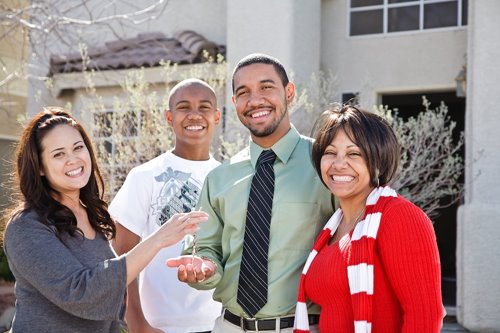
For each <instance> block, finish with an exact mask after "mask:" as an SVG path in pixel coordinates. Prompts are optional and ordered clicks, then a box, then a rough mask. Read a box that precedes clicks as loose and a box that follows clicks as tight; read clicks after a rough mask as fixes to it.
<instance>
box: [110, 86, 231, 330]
mask: <svg viewBox="0 0 500 333" xmlns="http://www.w3.org/2000/svg"><path fill="white" fill-rule="evenodd" d="M166 118H167V121H168V123H169V124H170V126H172V128H173V131H174V134H175V147H174V149H173V150H171V151H168V152H166V153H164V154H162V155H160V156H158V157H156V158H154V159H152V160H151V161H149V162H147V163H144V164H142V165H140V166H138V167H135V168H134V169H132V170H131V171H130V173H129V174H128V176H127V179H126V180H125V183H124V184H123V186H122V188H121V189H120V190H119V191H118V193H117V194H116V196H115V198H114V199H113V201H112V202H111V205H110V206H109V211H110V213H111V215H112V216H113V217H114V218H115V219H116V220H117V230H116V231H117V232H116V238H115V239H114V241H113V247H114V248H115V250H116V252H117V253H118V254H122V253H125V252H128V251H129V250H130V249H132V248H133V247H134V246H135V245H137V244H138V243H139V241H140V240H141V239H143V238H146V237H148V236H149V235H150V234H151V233H152V232H154V231H155V230H156V229H158V228H159V226H161V225H162V224H163V223H164V222H166V221H167V220H168V219H169V218H170V217H171V216H172V215H173V214H175V213H177V212H189V211H191V210H193V209H194V208H195V207H196V204H197V203H198V198H199V195H200V192H201V188H202V185H203V182H204V180H205V176H206V175H207V173H208V172H209V171H211V170H212V169H213V168H215V167H216V166H218V165H219V164H220V163H219V162H218V161H216V160H215V159H214V158H213V157H211V156H210V154H209V149H210V142H211V140H212V137H213V134H214V129H215V126H216V125H217V124H218V123H219V119H220V111H219V110H218V108H217V99H216V96H215V92H214V90H213V89H212V88H211V87H210V86H209V85H208V84H207V83H205V82H203V81H201V80H197V79H188V80H184V81H182V82H180V83H179V84H177V85H176V86H175V87H174V88H173V89H172V91H171V92H170V96H169V109H168V110H167V111H166ZM181 250H182V242H180V243H178V244H177V245H175V246H172V247H170V248H167V249H163V250H161V251H160V252H159V253H158V255H157V256H156V257H155V258H154V259H153V260H152V261H151V263H150V264H149V265H148V266H147V267H146V269H145V270H144V271H143V272H142V273H141V275H140V277H139V281H137V280H136V281H135V282H133V283H131V284H130V285H129V287H128V309H127V313H126V321H127V325H128V328H129V332H130V333H149V332H156V333H158V332H168V333H188V332H208V331H211V330H212V327H213V325H214V322H215V319H216V318H217V317H218V316H219V315H220V313H221V305H220V303H218V302H215V301H213V300H212V293H213V292H212V291H198V290H195V289H193V288H191V287H189V286H188V285H186V284H185V283H182V282H179V280H178V279H177V271H176V270H173V269H169V268H168V267H166V266H165V261H166V260H167V259H168V258H171V257H175V256H178V255H179V253H180V252H181Z"/></svg>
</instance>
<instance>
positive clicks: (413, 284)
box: [305, 197, 443, 333]
mask: <svg viewBox="0 0 500 333" xmlns="http://www.w3.org/2000/svg"><path fill="white" fill-rule="evenodd" d="M351 235H352V232H351V233H349V234H347V235H345V236H344V237H343V238H342V239H341V240H340V241H339V242H337V243H334V244H331V245H329V246H325V247H324V248H323V249H322V250H321V251H320V252H319V253H318V255H317V256H316V258H315V260H314V261H313V262H312V264H311V267H310V268H309V272H308V273H307V276H306V280H305V291H306V294H307V297H308V298H309V299H310V300H311V301H313V302H314V303H317V304H319V305H320V306H321V308H322V311H321V317H320V324H319V328H320V332H322V333H328V332H332V333H333V332H341V333H353V332H354V326H353V310H352V304H351V297H352V296H351V294H350V292H349V284H348V278H347V258H348V256H349V255H350V251H351V242H350V241H351ZM442 318H443V307H442V302H441V278H440V262H439V254H438V249H437V245H436V237H435V234H434V229H433V227H432V224H431V223H430V221H429V219H428V218H427V216H426V215H425V214H424V213H423V212H422V211H421V210H420V209H419V208H417V207H416V206H415V205H413V204H412V203H410V202H408V201H407V200H405V199H403V198H401V197H398V198H397V199H394V200H392V201H391V202H390V204H389V205H388V207H387V208H386V209H385V210H384V212H383V215H382V220H381V224H380V229H379V231H378V235H377V240H376V251H375V258H374V296H373V322H372V333H393V332H394V333H395V332H404V333H410V332H411V333H438V332H439V330H440V327H441V323H442Z"/></svg>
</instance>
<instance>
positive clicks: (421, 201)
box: [377, 96, 464, 218]
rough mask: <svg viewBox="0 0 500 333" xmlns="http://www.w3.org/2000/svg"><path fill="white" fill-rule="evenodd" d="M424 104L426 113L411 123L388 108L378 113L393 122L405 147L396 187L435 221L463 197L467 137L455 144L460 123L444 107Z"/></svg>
mask: <svg viewBox="0 0 500 333" xmlns="http://www.w3.org/2000/svg"><path fill="white" fill-rule="evenodd" d="M422 104H423V110H422V112H420V113H419V114H418V116H417V117H416V118H414V117H411V118H409V119H408V120H404V119H403V118H402V117H400V116H399V115H398V114H397V112H393V111H391V110H389V109H388V108H387V107H383V106H379V107H378V109H377V112H378V113H379V114H380V115H381V116H382V117H384V118H385V119H386V120H388V121H389V123H390V124H391V125H392V127H393V128H394V130H395V132H396V134H397V136H398V137H399V142H400V143H401V164H400V166H399V172H398V176H397V177H396V179H395V180H394V181H393V183H392V186H393V187H394V188H395V189H396V190H398V191H399V192H400V193H401V194H402V195H403V196H405V197H406V198H407V199H409V200H410V201H412V202H413V203H415V204H416V205H417V206H419V207H420V208H422V210H423V211H424V212H425V213H426V214H427V215H428V216H429V217H430V218H433V217H436V216H437V215H438V211H439V209H440V208H445V207H448V206H450V205H452V204H453V203H455V202H456V201H457V200H458V199H459V198H460V197H461V195H462V191H463V184H461V183H460V182H459V178H460V176H461V175H462V173H463V170H464V161H463V159H462V157H461V156H460V149H461V148H462V146H463V144H464V134H463V132H461V133H459V135H458V140H454V130H455V126H456V123H455V122H454V121H451V120H450V117H449V116H448V108H447V107H446V105H445V104H444V103H441V104H440V105H439V106H438V107H436V108H431V105H430V103H429V102H428V101H427V99H426V98H425V96H423V97H422Z"/></svg>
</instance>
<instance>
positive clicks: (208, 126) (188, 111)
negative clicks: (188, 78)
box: [166, 82, 220, 155]
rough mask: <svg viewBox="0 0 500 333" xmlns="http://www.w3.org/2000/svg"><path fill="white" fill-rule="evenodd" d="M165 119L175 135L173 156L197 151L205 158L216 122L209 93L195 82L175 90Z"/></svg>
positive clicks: (214, 103)
mask: <svg viewBox="0 0 500 333" xmlns="http://www.w3.org/2000/svg"><path fill="white" fill-rule="evenodd" d="M166 117H167V121H168V123H169V124H170V126H172V128H173V130H174V133H175V152H176V154H179V153H180V154H181V155H182V152H186V153H187V152H188V151H189V150H191V149H193V148H196V149H200V148H201V149H204V150H206V154H207V155H208V150H209V148H210V142H211V140H212V137H213V132H214V129H215V126H216V125H217V124H218V123H219V119H220V112H219V110H218V109H217V100H216V97H215V94H214V92H213V91H212V90H210V89H209V88H208V87H206V86H204V85H202V84H200V83H198V82H191V83H188V84H186V85H184V86H182V87H179V88H178V89H177V90H176V91H175V92H174V93H173V94H172V95H171V96H170V100H169V110H167V112H166Z"/></svg>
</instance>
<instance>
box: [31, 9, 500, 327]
mask: <svg viewBox="0 0 500 333" xmlns="http://www.w3.org/2000/svg"><path fill="white" fill-rule="evenodd" d="M169 7H170V10H169V11H166V12H165V13H164V17H162V18H161V19H159V20H158V24H156V25H155V30H154V31H162V32H163V33H164V34H165V35H166V36H172V35H173V33H174V31H179V30H193V31H196V32H198V33H200V34H203V36H204V37H205V38H206V39H207V40H210V41H214V42H215V43H216V44H218V45H225V46H226V49H227V53H226V58H227V63H228V65H227V66H228V69H229V72H230V70H231V69H232V68H233V67H234V64H235V63H236V62H237V61H238V60H239V59H240V58H242V57H243V56H245V55H247V54H249V53H254V52H264V53H268V54H271V55H274V56H276V57H277V58H279V59H280V60H281V61H283V63H284V64H285V66H286V67H288V68H290V69H292V70H293V71H294V78H295V81H296V82H298V83H299V87H300V84H301V83H304V82H306V81H307V79H308V78H309V76H310V75H311V73H317V72H319V71H320V70H323V71H329V70H331V71H333V73H335V75H336V77H337V78H338V84H337V85H338V87H337V90H338V91H337V94H336V99H337V100H345V99H348V98H350V97H353V96H355V97H357V98H358V100H359V101H360V103H361V104H362V105H364V106H365V107H369V106H372V105H378V104H382V103H383V104H387V105H389V106H391V107H394V108H396V107H397V108H398V109H399V110H400V112H402V113H404V112H415V110H416V109H417V110H418V105H419V103H420V98H421V95H426V96H427V97H428V98H429V99H430V100H431V102H432V103H434V104H437V103H439V102H440V101H441V100H443V101H444V102H446V103H447V104H448V105H449V106H450V115H451V116H452V117H453V118H454V119H455V120H456V121H457V123H458V125H459V127H460V126H462V127H463V128H464V129H465V152H464V156H465V166H466V170H465V179H464V181H465V195H464V198H463V201H462V202H461V203H460V207H458V209H457V207H455V208H454V209H453V210H452V211H450V212H448V213H447V214H446V221H444V222H437V223H436V231H437V234H438V240H439V241H443V243H445V244H444V245H442V246H443V247H442V248H441V252H442V253H441V254H442V258H441V259H442V261H443V268H444V269H443V271H445V270H446V272H444V274H448V275H445V276H444V278H445V279H443V281H444V284H443V287H444V289H445V290H447V291H446V292H447V293H448V295H445V296H446V297H445V301H447V302H449V304H447V306H448V310H449V311H450V312H453V311H456V315H457V317H458V320H459V322H460V323H462V325H464V326H465V327H466V328H468V329H470V330H472V331H474V332H492V331H500V312H499V311H498V308H499V307H500V251H499V250H498V247H497V243H498V240H497V238H498V235H500V218H499V217H498V212H499V211H500V200H499V199H498V198H499V197H500V175H499V173H498V166H499V165H500V151H499V149H500V143H499V142H500V131H499V130H498V125H499V117H498V112H497V108H498V105H500V85H499V84H498V82H496V79H497V78H498V77H500V43H499V42H498V36H497V34H498V32H500V20H498V18H497V16H498V14H499V13H500V2H499V1H497V0H481V1H467V0H414V1H395V0H350V1H346V0H278V1H264V0H256V1H244V0H231V1H223V0H208V1H204V2H196V1H183V0H175V1H174V0H172V1H170V2H169ZM143 30H144V31H151V29H150V27H149V26H144V27H143ZM123 37H124V38H131V37H134V36H133V35H128V36H123ZM91 44H92V45H93V44H94V43H91ZM47 67H48V64H47ZM179 67H180V66H179ZM103 73H105V72H103ZM108 74H109V75H111V73H108ZM61 75H62V76H61V77H59V78H58V79H57V86H58V88H57V91H59V92H64V94H73V93H74V91H76V90H77V88H75V87H73V86H72V85H71V82H65V80H66V79H65V78H64V77H63V76H64V75H73V74H71V73H70V74H61ZM103 75H104V74H103ZM69 81H72V80H69ZM104 81H106V80H104ZM64 82H65V83H64ZM103 84H105V83H103ZM225 89H226V97H225V101H226V103H225V104H226V108H227V110H228V111H227V114H228V116H229V115H230V114H231V111H230V110H232V109H231V106H230V105H231V104H230V103H229V98H230V97H229V96H230V92H229V91H228V89H229V87H226V88H225ZM64 94H62V95H64ZM30 95H32V94H30ZM60 96H61V94H59V93H56V94H55V97H56V98H58V100H59V101H61V99H60ZM66 96H67V95H66ZM35 104H36V103H34V102H33V101H31V103H30V106H29V107H30V112H34V111H35V110H36V107H35V106H34V105H35ZM73 106H77V108H79V107H81V105H80V106H79V105H78V101H74V104H73ZM405 110H408V111H405ZM443 223H444V224H443ZM455 264H456V267H455ZM455 289H456V291H455ZM455 295H456V298H455Z"/></svg>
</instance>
